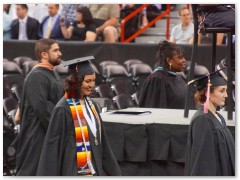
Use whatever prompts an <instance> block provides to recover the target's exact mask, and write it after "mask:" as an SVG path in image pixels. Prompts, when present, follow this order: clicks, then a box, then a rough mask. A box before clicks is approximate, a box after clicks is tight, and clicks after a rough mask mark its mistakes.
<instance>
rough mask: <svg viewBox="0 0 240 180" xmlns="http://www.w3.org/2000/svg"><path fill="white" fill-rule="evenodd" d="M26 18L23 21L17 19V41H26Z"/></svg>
mask: <svg viewBox="0 0 240 180" xmlns="http://www.w3.org/2000/svg"><path fill="white" fill-rule="evenodd" d="M27 18H28V17H27V16H26V17H25V18H24V19H18V21H19V34H18V39H19V40H28V37H27Z"/></svg>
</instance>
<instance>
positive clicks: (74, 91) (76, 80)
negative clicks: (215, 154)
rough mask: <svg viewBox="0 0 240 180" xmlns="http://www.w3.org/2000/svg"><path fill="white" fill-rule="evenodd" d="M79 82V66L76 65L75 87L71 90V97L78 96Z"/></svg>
mask: <svg viewBox="0 0 240 180" xmlns="http://www.w3.org/2000/svg"><path fill="white" fill-rule="evenodd" d="M77 82H78V68H77V65H76V69H75V73H74V81H73V87H72V91H71V98H76V86H77Z"/></svg>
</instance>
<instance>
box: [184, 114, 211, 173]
mask: <svg viewBox="0 0 240 180" xmlns="http://www.w3.org/2000/svg"><path fill="white" fill-rule="evenodd" d="M185 174H186V175H189V176H211V175H212V176H214V175H216V154H215V148H214V132H213V129H212V127H211V125H210V122H209V120H208V119H207V118H206V117H204V116H197V117H196V118H195V119H194V120H193V121H192V124H191V125H190V133H189V135H188V146H187V156H186V162H185Z"/></svg>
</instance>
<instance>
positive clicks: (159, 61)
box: [154, 40, 185, 68]
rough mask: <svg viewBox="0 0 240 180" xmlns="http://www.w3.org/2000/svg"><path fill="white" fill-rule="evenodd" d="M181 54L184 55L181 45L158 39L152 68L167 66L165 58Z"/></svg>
mask: <svg viewBox="0 0 240 180" xmlns="http://www.w3.org/2000/svg"><path fill="white" fill-rule="evenodd" d="M177 54H179V55H180V54H181V55H184V54H185V52H184V49H183V48H182V47H181V46H178V45H176V44H175V43H171V42H168V41H165V40H164V41H160V42H159V44H158V47H157V54H156V62H155V65H154V68H157V67H158V66H162V67H168V63H167V58H172V57H173V56H175V55H177Z"/></svg>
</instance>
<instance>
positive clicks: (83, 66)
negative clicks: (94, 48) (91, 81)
mask: <svg viewBox="0 0 240 180" xmlns="http://www.w3.org/2000/svg"><path fill="white" fill-rule="evenodd" d="M92 59H94V56H86V57H82V58H76V59H73V60H69V61H64V62H63V61H62V64H63V66H64V67H65V66H69V68H68V71H69V73H71V74H75V73H76V72H77V74H78V75H79V76H84V75H91V74H94V73H95V71H94V70H93V68H92V66H91V63H90V60H92Z"/></svg>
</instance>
